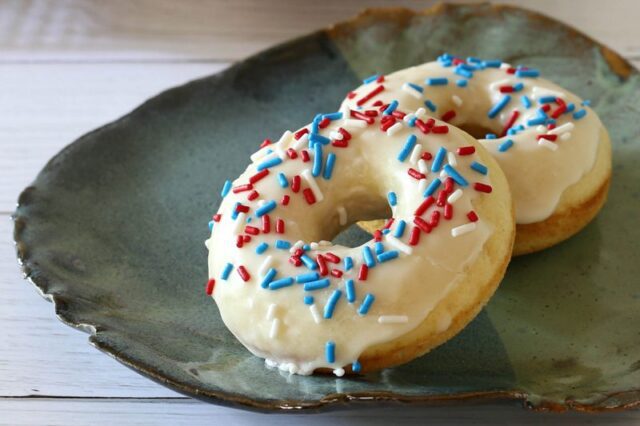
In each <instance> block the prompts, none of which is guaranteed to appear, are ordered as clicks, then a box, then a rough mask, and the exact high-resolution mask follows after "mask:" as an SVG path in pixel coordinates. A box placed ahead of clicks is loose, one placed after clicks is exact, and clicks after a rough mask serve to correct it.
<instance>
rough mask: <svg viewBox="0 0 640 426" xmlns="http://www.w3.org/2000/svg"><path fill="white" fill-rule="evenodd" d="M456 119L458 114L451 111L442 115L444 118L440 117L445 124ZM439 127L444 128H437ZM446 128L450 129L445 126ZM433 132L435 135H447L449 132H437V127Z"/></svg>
mask: <svg viewBox="0 0 640 426" xmlns="http://www.w3.org/2000/svg"><path fill="white" fill-rule="evenodd" d="M455 117H456V112H455V111H454V110H449V111H447V112H445V113H444V114H442V117H440V119H441V120H442V121H444V122H449V121H451V120H453V119H454V118H455ZM437 127H438V129H439V128H440V127H442V126H437ZM445 128H447V129H448V127H446V126H445ZM431 131H432V132H433V133H447V131H448V130H447V131H444V130H442V131H441V130H436V127H433V128H432V129H431Z"/></svg>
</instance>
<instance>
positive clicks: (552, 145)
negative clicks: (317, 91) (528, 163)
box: [538, 139, 558, 151]
mask: <svg viewBox="0 0 640 426" xmlns="http://www.w3.org/2000/svg"><path fill="white" fill-rule="evenodd" d="M538 145H540V146H544V147H545V148H547V149H550V150H551V151H555V150H556V149H558V145H556V144H555V143H553V142H550V141H548V140H546V139H540V140H539V141H538Z"/></svg>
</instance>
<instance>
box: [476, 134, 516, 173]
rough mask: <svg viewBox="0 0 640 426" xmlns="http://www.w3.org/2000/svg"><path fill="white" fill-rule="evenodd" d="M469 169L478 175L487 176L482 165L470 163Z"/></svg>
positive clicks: (485, 169) (485, 167) (485, 168)
mask: <svg viewBox="0 0 640 426" xmlns="http://www.w3.org/2000/svg"><path fill="white" fill-rule="evenodd" d="M508 140H511V139H508ZM501 146H502V145H501ZM469 167H471V169H472V170H475V171H476V172H478V173H480V174H483V175H486V174H487V170H488V169H487V166H485V165H484V164H480V163H478V162H477V161H474V162H473V163H471V165H470V166H469Z"/></svg>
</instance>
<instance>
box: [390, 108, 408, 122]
mask: <svg viewBox="0 0 640 426" xmlns="http://www.w3.org/2000/svg"><path fill="white" fill-rule="evenodd" d="M391 115H393V116H394V117H395V118H399V119H401V120H402V119H403V118H404V117H405V115H407V114H406V113H404V112H402V111H398V110H395V111H393V112H392V113H391Z"/></svg>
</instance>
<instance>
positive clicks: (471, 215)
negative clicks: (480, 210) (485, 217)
mask: <svg viewBox="0 0 640 426" xmlns="http://www.w3.org/2000/svg"><path fill="white" fill-rule="evenodd" d="M467 218H468V219H469V220H470V221H471V222H477V221H478V215H477V214H476V212H474V211H473V210H470V211H469V213H467Z"/></svg>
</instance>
